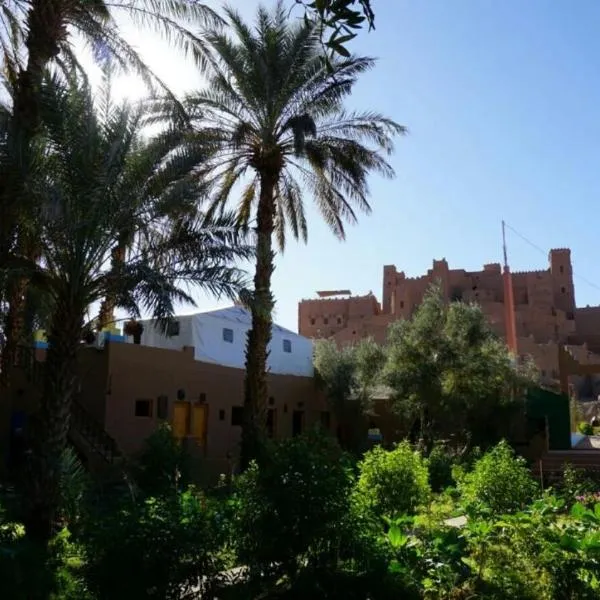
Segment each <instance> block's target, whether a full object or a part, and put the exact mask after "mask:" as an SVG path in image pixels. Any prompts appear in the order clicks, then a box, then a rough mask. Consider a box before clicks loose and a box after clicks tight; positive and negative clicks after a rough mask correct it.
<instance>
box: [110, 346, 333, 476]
mask: <svg viewBox="0 0 600 600" xmlns="http://www.w3.org/2000/svg"><path fill="white" fill-rule="evenodd" d="M107 351H108V354H109V372H108V387H107V395H106V430H107V431H108V433H109V434H110V435H111V436H113V437H114V438H115V439H116V441H117V443H118V445H119V447H120V448H121V449H122V451H123V452H125V453H127V454H135V453H136V452H138V451H139V450H140V449H141V448H142V445H143V442H144V440H145V439H146V438H147V437H148V435H149V434H150V433H152V431H154V430H155V428H156V427H157V426H158V425H159V423H160V422H161V421H160V420H159V419H158V418H157V416H156V402H157V398H158V396H160V395H164V396H166V397H167V398H168V406H169V417H170V418H171V417H172V410H173V408H172V407H173V402H174V401H175V400H176V399H177V392H178V390H184V392H185V398H186V401H190V402H197V401H199V400H200V398H201V395H203V400H204V402H205V403H206V405H207V406H208V428H207V438H206V447H205V448H202V449H200V450H201V451H199V449H196V454H197V455H198V456H202V457H203V458H204V459H205V460H206V461H207V462H210V463H211V465H210V468H212V469H218V470H220V472H224V470H226V468H227V455H228V454H231V455H233V456H236V455H237V453H238V448H239V442H240V434H241V428H240V427H239V426H234V425H232V424H231V418H232V408H233V407H235V406H240V407H241V406H242V404H243V397H244V373H245V371H244V370H242V369H234V368H230V367H222V366H219V365H211V364H208V363H202V362H199V361H196V360H194V353H193V348H185V349H184V350H183V351H179V352H178V351H175V350H164V349H161V348H152V347H148V346H136V345H133V344H118V343H113V344H110V345H109V346H108V348H107ZM268 387H269V397H270V403H269V407H268V408H270V409H275V410H276V421H275V432H276V434H275V437H277V438H283V437H288V436H291V434H292V419H293V413H294V411H301V412H303V413H304V424H305V427H310V426H313V425H315V424H317V423H319V422H320V419H321V412H322V411H327V410H328V409H327V406H326V403H325V401H324V399H323V398H322V396H321V395H320V394H319V393H318V392H317V390H316V387H315V382H314V380H313V379H312V378H308V377H295V376H291V375H268ZM136 399H150V400H152V402H153V416H152V417H136V416H135V401H136Z"/></svg>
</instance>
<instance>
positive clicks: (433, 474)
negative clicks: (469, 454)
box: [427, 443, 454, 492]
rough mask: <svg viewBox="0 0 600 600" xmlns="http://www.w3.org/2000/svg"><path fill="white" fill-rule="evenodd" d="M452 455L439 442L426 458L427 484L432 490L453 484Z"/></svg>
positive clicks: (437, 490) (438, 490) (435, 490)
mask: <svg viewBox="0 0 600 600" xmlns="http://www.w3.org/2000/svg"><path fill="white" fill-rule="evenodd" d="M453 464H454V457H453V456H452V454H451V453H450V452H449V450H448V448H447V447H446V446H445V445H444V444H441V443H436V444H435V445H434V446H433V449H432V450H431V452H430V454H429V457H428V458H427V469H428V471H429V484H430V485H431V489H432V490H433V491H434V492H441V491H442V490H444V489H446V488H447V487H448V486H450V485H453V484H454V479H453V478H452V466H453Z"/></svg>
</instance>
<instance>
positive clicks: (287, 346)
mask: <svg viewBox="0 0 600 600" xmlns="http://www.w3.org/2000/svg"><path fill="white" fill-rule="evenodd" d="M283 351H284V352H287V353H288V354H290V353H291V352H292V340H283Z"/></svg>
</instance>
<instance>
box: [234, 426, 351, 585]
mask: <svg viewBox="0 0 600 600" xmlns="http://www.w3.org/2000/svg"><path fill="white" fill-rule="evenodd" d="M351 484H352V474H351V472H350V471H349V469H348V466H347V465H346V462H345V459H344V456H343V454H342V453H341V451H340V449H339V447H338V446H337V444H336V443H335V441H334V440H333V439H332V438H331V437H328V436H325V435H322V434H319V433H318V432H311V433H309V434H307V435H306V436H300V437H297V438H292V439H289V440H285V441H282V442H280V443H276V444H274V445H273V447H272V448H271V451H270V452H269V455H268V458H266V459H265V462H264V464H262V465H261V467H260V468H259V467H258V466H257V465H256V464H255V463H254V464H253V465H252V466H251V467H250V468H249V469H248V470H247V472H246V473H244V474H243V475H242V476H241V477H240V478H239V479H238V481H237V482H236V492H235V496H234V500H233V501H234V510H233V519H234V521H233V529H234V535H235V543H236V546H237V550H238V556H239V559H240V562H241V563H242V564H245V565H248V566H249V567H250V568H251V570H252V572H253V573H265V574H269V573H273V571H275V573H283V574H285V575H286V576H287V577H288V578H289V579H290V580H292V581H293V580H294V579H295V578H296V576H297V575H298V573H299V571H300V569H301V567H303V566H307V567H309V568H316V567H319V568H324V567H325V566H326V565H329V566H330V567H331V566H333V567H335V564H336V561H337V553H338V550H339V540H340V535H341V524H342V522H343V520H344V518H345V516H346V515H347V513H348V511H349V507H350V491H351Z"/></svg>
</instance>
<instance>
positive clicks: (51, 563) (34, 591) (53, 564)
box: [0, 506, 92, 600]
mask: <svg viewBox="0 0 600 600" xmlns="http://www.w3.org/2000/svg"><path fill="white" fill-rule="evenodd" d="M70 538H71V536H70V534H69V532H68V531H67V530H66V529H64V530H62V531H61V532H60V533H59V534H58V535H56V536H55V537H54V538H53V539H52V540H51V541H50V543H49V544H48V545H47V546H46V545H44V544H39V543H37V542H34V541H32V540H29V539H28V538H27V537H25V528H24V527H23V525H22V524H21V523H19V522H15V521H12V520H11V519H10V518H9V516H8V515H7V514H6V512H5V511H3V509H2V507H1V506H0V598H3V599H4V598H7V599H9V598H10V600H38V599H39V600H48V599H51V600H91V598H92V596H91V595H90V593H89V592H88V590H87V587H86V584H85V581H84V579H83V577H82V574H81V568H80V567H81V564H82V552H81V549H80V548H79V547H78V546H77V545H75V544H74V543H73V542H72V541H71V539H70Z"/></svg>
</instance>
